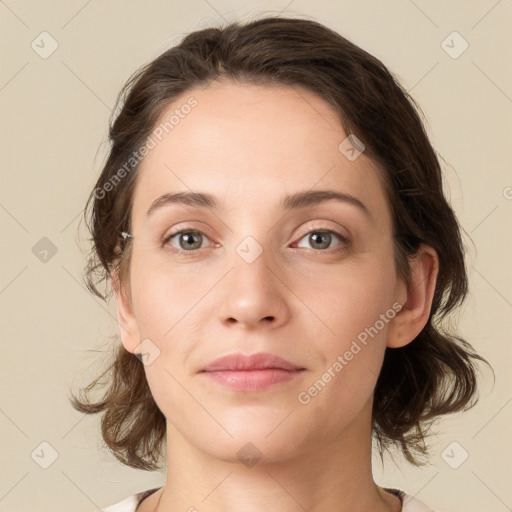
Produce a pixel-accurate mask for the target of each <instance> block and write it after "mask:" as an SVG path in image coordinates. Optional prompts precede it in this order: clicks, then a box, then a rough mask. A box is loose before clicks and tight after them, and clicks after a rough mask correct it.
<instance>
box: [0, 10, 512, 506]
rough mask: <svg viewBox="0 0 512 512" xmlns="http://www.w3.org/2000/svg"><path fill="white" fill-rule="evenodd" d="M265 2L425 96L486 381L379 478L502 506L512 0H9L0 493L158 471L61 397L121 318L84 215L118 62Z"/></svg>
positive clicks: (56, 489) (93, 491)
mask: <svg viewBox="0 0 512 512" xmlns="http://www.w3.org/2000/svg"><path fill="white" fill-rule="evenodd" d="M278 13H282V14H283V15H288V16H299V17H300V16H306V17H313V18H314V19H317V20H318V21H320V22H322V23H324V24H326V25H328V26H329V27H331V28H333V29H335V30H337V31H338V32H339V33H341V34H342V35H344V36H345V37H347V38H348V39H350V40H351V41H353V42H354V43H356V44H358V45H359V46H361V47H362V48H364V49H365V50H367V51H369V52H370V53H372V54H373V55H375V56H376V57H378V58H379V59H381V60H382V61H383V62H384V64H385V65H387V66H388V67H389V69H390V70H391V71H393V72H394V73H395V74H396V75H397V76H398V77H399V79H400V80H401V82H402V83H403V84H404V87H405V88H406V89H407V90H408V91H410V92H411V94H412V95H413V97H414V98H415V99H416V100H417V101H418V102H419V104H420V105H421V107H422V109H423V111H424V113H425V116H426V122H427V129H428V133H429V135H430V137H431V140H432V143H433V145H434V147H435V148H436V150H437V151H438V153H439V155H440V157H442V159H443V160H441V161H442V165H443V169H444V172H445V178H446V193H447V195H448V198H449V200H450V201H451V204H452V205H453V207H454V208H455V211H456V213H457V215H458V217H459V220H460V222H461V224H462V226H463V228H464V230H465V231H466V235H467V236H466V238H465V243H466V245H467V248H468V256H467V257H468V269H469V273H470V289H471V293H470V296H469V298H468V300H467V302H466V303H465V306H464V308H463V309H462V310H461V314H460V331H461V333H462V335H463V336H464V337H465V338H466V339H468V340H469V341H470V342H471V343H472V344H473V346H474V347H475V348H476V349H477V350H478V351H479V352H480V353H481V354H482V355H483V356H484V357H486V358H487V359H488V360H489V361H490V363H491V364H492V366H493V368H494V370H495V372H496V382H495V383H494V384H493V382H492V379H491V377H490V373H489V372H488V371H487V372H486V373H484V375H483V378H482V384H481V392H480V394H481V399H480V402H479V403H478V405H477V406H476V407H475V408H474V409H472V410H470V411H469V412H467V413H465V414H461V415H457V416H452V417H449V418H445V419H443V420H442V421H440V422H439V424H438V426H437V429H438V430H439V432H440V433H439V435H438V436H436V437H435V438H434V439H433V442H432V444H431V460H430V464H429V465H427V466H425V467H423V468H421V469H415V468H413V467H411V466H410V465H408V464H406V463H405V462H404V461H403V460H402V459H401V458H400V457H397V458H396V463H394V462H393V461H392V460H391V459H385V465H384V467H383V466H382V464H381V463H380V461H379V460H378V457H376V458H375V466H374V473H375V478H376V480H377V482H378V483H379V484H381V485H389V486H393V487H399V488H402V489H404V490H406V491H407V492H409V493H410V494H414V495H416V496H417V497H418V498H419V499H421V500H423V501H425V502H427V503H429V504H430V505H431V506H432V507H433V508H434V509H436V510H439V511H440V512H443V511H444V512H458V511H462V510H464V511H465V512H481V511H483V510H485V511H486V512H505V511H507V510H510V509H511V508H512V486H511V485H510V474H511V470H512V467H511V454H512V443H511V441H510V433H511V429H510V425H511V422H512V403H511V401H512V386H511V382H512V379H511V372H510V364H511V351H512V349H511V346H512V344H511V339H510V337H511V336H510V335H511V332H512V329H511V327H512V322H511V318H512V271H511V264H510V262H511V258H510V252H511V249H512V230H511V225H512V175H511V171H510V169H511V168H512V167H511V164H512V154H511V151H510V134H511V133H512V76H511V66H510V63H511V62H512V37H511V32H512V31H511V30H510V20H511V19H512V2H511V1H510V0H498V1H496V0H480V1H475V0H473V1H448V2H447V1H441V0H435V1H423V0H415V1H412V0H392V1H387V2H380V1H378V0H374V1H370V0H363V1H361V0H352V1H340V0H337V1H334V0H316V1H315V2H306V1H304V0H292V1H290V0H276V1H266V2H264V1H261V2H257V1H247V2H244V3H243V4H241V3H240V2H235V1H233V0H208V1H206V0H190V1H188V2H177V1H168V0H166V1H164V0H158V1H157V0H153V1H146V2H142V1H120V0H109V1H103V2H102V1H99V0H88V1H87V0H68V1H66V2H64V1H61V2H58V1H56V0H53V1H46V2H30V1H28V0H21V1H18V2H15V1H14V0H5V1H0V44H1V46H0V47H1V55H2V58H1V68H0V109H1V134H0V141H1V187H0V222H1V235H2V252H1V254H2V265H1V268H0V308H1V309H0V310H1V314H2V317H1V326H2V358H1V359H0V375H1V379H2V381H1V389H0V432H1V436H0V454H1V456H0V457H1V460H2V464H1V468H0V511H9V512H18V511H34V510H37V511H40V512H45V511H48V512H49V511H50V510H51V511H52V512H64V511H66V512H69V511H70V510H73V511H74V512H81V511H82V512H86V511H92V510H95V509H96V507H103V506H105V505H107V504H109V503H114V502H116V501H118V500H120V499H122V498H124V497H125V496H127V495H128V494H132V493H134V492H136V491H140V490H143V489H148V488H150V487H153V486H159V485H161V484H162V483H163V481H164V475H163V474H159V473H145V472H142V471H135V470H132V469H129V468H127V467H124V466H122V465H121V464H119V463H118V462H117V461H116V460H115V459H114V458H113V457H112V456H111V455H110V454H109V452H108V451H107V450H105V449H104V448H103V446H102V443H101V438H100V435H99V418H97V417H84V416H83V415H81V414H79V413H78V412H76V411H74V410H73V409H72V408H71V406H70V405H69V402H68V398H67V397H68V390H69V388H70V387H71V386H73V385H75V384H77V383H85V382H87V380H88V378H89V377H92V376H93V375H94V374H95V373H96V372H97V371H98V369H99V368H100V367H101V358H102V353H101V352H98V350H102V349H105V348H106V347H107V346H108V344H109V343H112V341H110V340H108V339H107V338H108V336H112V335H115V334H116V332H117V326H116V324H115V313H114V310H113V304H109V305H106V304H104V303H102V302H101V301H100V300H98V299H95V298H94V297H93V296H92V295H91V294H90V293H89V292H88V291H87V290H86V289H85V287H84V284H83V281H82V271H83V266H84V263H85V251H86V250H87V246H86V244H85V243H84V240H85V238H86V236H87V233H86V232H85V230H84V229H83V228H84V225H83V222H82V223H80V218H81V215H82V210H83V208H84V206H85V201H86V199H87V196H88V194H89V192H90V190H91V189H92V187H93V185H94V183H95V180H96V178H97V176H98V174H99V172H100V169H101V167H102V163H103V161H104V157H105V154H106V150H107V144H106V136H107V128H108V119H109V115H110V113H111V110H112V108H113V106H114V102H115V99H116V97H117V94H118V92H119V90H120V88H121V86H122V85H123V83H124V82H125V80H126V79H127V78H128V77H129V76H130V75H131V74H132V73H133V72H134V71H135V70H136V69H137V68H138V67H140V66H141V65H143V64H145V63H146V62H148V61H150V60H151V59H153V58H155V57H156V56H157V55H159V54H160V53H161V52H162V51H164V50H165V49H166V48H168V47H169V46H171V45H173V44H175V43H177V42H178V41H179V40H180V39H181V38H182V37H183V35H184V34H186V33H188V32H191V31H194V30H197V29H200V28H204V27H207V26H210V25H222V24H225V23H226V22H230V21H233V20H235V19H238V20H242V21H246V20H250V19H255V18H257V17H260V16H261V15H264V14H278ZM454 32H456V34H454ZM466 45H467V48H466ZM454 442H455V443H457V444H452V443H454ZM41 443H43V444H41ZM447 454H448V456H447ZM466 454H467V458H466V459H465V460H464V461H463V462H461V460H462V459H464V458H465V457H466ZM447 461H448V462H447ZM45 465H48V467H47V468H46V469H45V468H44V467H43V466H45ZM453 466H458V467H456V468H454V467H453Z"/></svg>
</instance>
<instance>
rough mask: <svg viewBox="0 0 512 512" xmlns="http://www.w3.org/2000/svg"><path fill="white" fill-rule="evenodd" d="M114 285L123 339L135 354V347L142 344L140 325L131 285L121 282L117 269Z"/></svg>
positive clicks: (125, 346) (114, 272) (118, 319)
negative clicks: (132, 299)
mask: <svg viewBox="0 0 512 512" xmlns="http://www.w3.org/2000/svg"><path fill="white" fill-rule="evenodd" d="M112 286H113V289H114V293H115V299H116V311H117V323H118V325H119V330H120V333H121V341H122V343H123V346H124V348H125V349H126V350H127V351H128V352H131V353H132V354H133V353H134V352H135V348H136V347H137V346H138V345H139V344H140V336H139V327H138V324H137V320H136V319H135V315H134V314H133V306H132V301H131V291H130V289H129V285H126V284H123V283H121V280H120V278H119V273H118V270H117V269H116V270H115V271H113V272H112ZM127 286H128V289H127Z"/></svg>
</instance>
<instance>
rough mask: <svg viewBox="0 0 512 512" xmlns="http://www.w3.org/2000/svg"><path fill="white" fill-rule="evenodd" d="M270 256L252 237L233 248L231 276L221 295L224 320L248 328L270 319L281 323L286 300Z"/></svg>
mask: <svg viewBox="0 0 512 512" xmlns="http://www.w3.org/2000/svg"><path fill="white" fill-rule="evenodd" d="M262 231H263V230H262ZM272 253H273V251H272V250H271V249H269V248H266V247H264V246H263V245H262V244H260V243H259V242H258V241H257V240H256V238H255V237H254V236H252V235H249V236H246V237H245V238H243V239H242V240H241V242H239V243H238V244H236V245H235V246H234V251H233V254H232V258H231V265H230V266H231V267H232V270H231V272H230V274H231V275H230V277H229V279H228V280H227V286H226V288H225V290H224V294H223V300H224V305H223V308H222V313H221V314H222V315H223V317H224V319H227V318H229V319H230V321H231V322H232V321H233V320H237V321H238V322H240V323H243V324H247V325H249V324H256V323H257V322H259V321H260V320H262V319H272V321H273V322H274V323H280V322H281V321H284V319H285V317H286V314H287V313H286V312H287V306H286V297H285V296H284V294H283V288H284V287H283V285H282V283H281V282H280V279H278V277H277V276H276V272H278V270H277V269H276V262H275V261H274V260H273V258H272Z"/></svg>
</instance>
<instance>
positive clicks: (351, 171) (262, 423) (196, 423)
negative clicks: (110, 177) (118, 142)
mask: <svg viewBox="0 0 512 512" xmlns="http://www.w3.org/2000/svg"><path fill="white" fill-rule="evenodd" d="M191 96H193V97H194V98H196V100H197V101H198V105H197V106H196V107H195V108H194V109H193V110H192V111H191V113H190V114H189V115H188V116H185V117H184V119H182V120H180V123H179V124H178V125H177V126H175V127H174V129H173V130H172V132H170V133H169V134H168V135H167V136H166V137H165V138H164V139H163V140H162V141H161V142H159V144H158V145H157V146H156V147H155V148H154V149H152V150H151V151H150V153H149V154H148V155H147V157H146V158H145V159H144V161H143V163H142V166H141V168H140V174H139V176H138V182H137V185H136V189H135V192H134V197H133V210H132V219H131V220H132V234H133V236H134V240H133V241H132V242H131V243H133V247H132V260H131V266H130V276H129V280H130V282H129V283H124V285H125V286H124V287H121V286H119V285H118V284H116V281H115V279H114V285H115V291H116V307H117V314H118V320H119V323H120V326H121V329H120V331H121V335H122V342H123V345H124V347H125V348H126V350H128V351H129V352H132V353H136V352H137V351H138V349H137V347H138V346H139V344H140V343H141V340H144V339H146V338H148V339H150V340H151V343H154V345H155V346H157V347H158V349H159V350H160V355H159V356H158V357H157V358H156V359H155V360H154V361H153V362H152V363H151V364H149V365H146V366H145V371H146V375H147V379H148V382H149V385H150V388H151V391H152V393H153V396H154V398H155V401H156V403H157V404H158V406H159V408H160V410H161V411H162V412H163V414H164V415H165V417H166V418H167V447H166V448H167V479H166V484H165V486H164V487H163V488H162V490H160V491H158V492H156V493H155V494H153V495H152V496H150V497H149V498H147V499H146V500H144V501H143V502H142V504H141V505H140V507H139V509H138V510H140V511H141V512H148V511H152V512H154V511H160V512H161V511H166V512H177V511H185V510H191V511H192V510H195V509H197V510H198V511H208V512H232V511H239V510H244V511H245V512H256V511H258V512H260V511H261V510H265V511H266V512H274V511H275V512H277V511H279V512H299V511H300V512H302V511H303V510H308V511H310V512H318V511H325V510H330V511H368V512H370V511H372V512H375V511H377V512H384V511H386V512H390V511H393V512H397V511H399V510H400V502H399V499H398V498H397V497H396V496H393V495H391V494H390V493H387V492H385V491H384V490H383V489H382V488H380V487H379V486H377V485H376V484H375V482H374V480H373V477H372V472H371V409H372V402H373V390H374V388H375V384H376V380H377V376H378V373H379V370H380V367H381V365H382V361H383V356H384V351H385V348H386V346H388V347H392V348H396V347H401V346H404V345H406V344H407V343H409V342H410V341H412V340H413V339H414V338H415V337H416V336H417V334H418V333H419V332H420V331H421V329H422V328H423V327H424V325H425V324H426V322H427V320H428V316H429V311H430V308H431V303H432V297H433V292H434V287H435V280H436V277H437V272H438V257H437V254H436V252H435V251H434V250H433V249H432V248H430V247H427V246H422V247H421V250H420V253H419V257H418V258H416V259H415V260H413V261H412V262H411V265H412V283H411V286H410V287H409V288H407V287H406V285H405V283H404V282H402V281H401V280H400V279H399V278H398V276H397V274H396V271H395V267H394V259H393V245H392V238H391V232H392V219H391V213H390V209H389V205H388V203H387V199H386V196H385V193H384V188H383V185H382V182H381V179H380V175H379V173H380V170H379V169H378V167H377V165H376V164H375V162H373V161H372V160H371V159H369V158H368V157H367V156H366V155H365V154H364V152H363V153H362V154H361V155H360V156H359V157H358V158H357V159H355V160H354V161H350V160H348V159H347V158H346V157H345V155H344V154H342V153H341V152H340V150H339V149H338V146H339V144H340V142H341V141H343V140H344V139H345V138H346V137H347V134H346V133H345V132H344V130H343V128H342V125H341V122H340V119H339V117H338V115H337V114H336V112H335V111H334V110H333V109H332V108H331V107H330V106H329V105H328V104H327V103H326V102H325V101H324V100H323V99H322V98H320V97H318V96H316V95H315V94H313V93H311V92H308V91H306V90H303V89H299V88H296V87H294V88H291V87H287V86H255V85H247V84H244V85H240V84H238V85H236V84H233V83H230V82H220V83H214V84H212V85H210V86H209V87H207V88H201V89H199V88H196V89H193V90H191V91H188V92H186V93H184V94H183V95H182V96H181V97H180V98H179V99H178V100H177V101H175V102H173V103H172V105H169V107H168V109H167V110H166V112H164V114H163V115H162V119H168V117H169V115H170V114H171V113H172V112H173V111H174V109H176V108H177V107H179V106H180V105H182V104H184V103H185V102H186V101H187V99H188V98H190V97H191ZM327 189H331V190H336V191H338V192H343V193H347V194H351V195H352V196H355V197H356V198H358V199H359V200H360V201H361V202H363V203H364V204H365V205H366V207H367V209H368V210H369V212H370V216H367V215H365V214H364V213H363V212H362V211H361V210H360V209H358V208H357V207H355V206H354V205H351V204H349V203H342V202H338V201H335V200H330V201H327V202H324V203H321V204H318V205H315V206H309V207H307V208H302V209H299V210H297V211H290V212H285V211H284V210H282V208H281V206H280V201H281V199H282V198H283V196H285V195H287V194H293V193H295V192H299V191H305V190H327ZM190 190H192V191H195V192H207V193H210V194H212V195H214V196H215V197H216V201H217V202H218V204H219V206H218V208H216V209H213V208H202V209H199V208H194V207H190V206H180V205H168V206H166V207H164V208H161V209H159V210H157V211H155V212H153V213H152V215H150V216H149V217H147V216H146V212H147V210H148V208H149V207H150V205H151V203H152V202H153V201H154V200H155V199H156V198H157V197H159V196H161V195H162V194H164V193H168V192H181V191H184V192H186V191H190ZM171 228H176V229H178V228H179V229H182V228H187V229H195V230H198V231H200V232H201V233H203V234H204V238H201V235H198V241H199V242H201V241H202V246H201V248H200V249H196V250H195V252H194V254H193V255H192V256H191V255H190V254H191V252H190V250H189V252H188V253H187V254H184V255H182V256H179V255H178V253H177V252H173V249H174V250H175V251H179V249H180V248H181V251H182V253H184V252H186V249H184V248H183V247H186V243H185V241H184V240H183V238H182V237H180V236H179V235H178V236H175V237H174V239H173V241H172V242H171V241H169V242H167V246H162V240H163V238H164V237H165V235H167V234H169V233H170V232H171V231H172V229H171ZM315 229H316V230H318V229H334V230H336V231H338V232H340V233H341V234H342V235H343V236H345V237H348V238H349V240H350V241H349V243H348V244H344V243H343V242H342V241H341V240H340V239H338V238H337V236H336V235H334V234H333V236H332V238H331V243H330V245H329V242H328V241H327V243H325V244H324V246H322V240H320V241H319V242H318V241H317V242H316V243H315V240H314V239H311V236H310V235H311V232H312V231H315ZM196 236H197V235H196ZM248 236H251V237H253V238H254V239H255V240H256V241H257V242H258V244H259V245H260V246H261V249H262V251H263V252H262V253H261V254H260V256H259V257H257V258H256V259H255V260H254V261H253V262H251V263H248V262H247V261H246V260H244V259H243V258H242V257H241V256H240V255H239V254H238V253H237V251H236V249H237V246H239V244H240V243H241V242H242V241H243V240H244V239H245V238H246V237H248ZM180 240H181V245H180ZM325 246H327V247H329V248H323V247H325ZM336 249H340V250H336ZM114 277H115V276H114ZM394 303H397V304H400V305H402V309H401V310H400V312H399V313H398V314H396V316H394V318H392V319H391V320H389V321H388V322H385V325H384V327H383V328H382V329H381V330H380V331H379V332H378V335H375V336H374V337H373V338H370V339H369V342H368V343H367V345H366V346H363V345H361V344H359V345H361V347H362V349H361V350H360V352H358V353H357V355H355V356H354V357H353V359H352V360H350V361H349V362H348V364H346V365H345V366H344V367H343V370H342V371H340V372H338V373H337V374H336V376H335V377H333V378H331V380H330V382H328V383H327V384H326V386H325V387H324V388H323V389H322V390H321V392H319V393H318V394H317V395H316V396H314V397H312V398H311V400H310V402H309V403H307V404H302V403H300V402H299V401H298V395H299V393H300V392H303V391H305V390H308V388H310V387H311V386H312V384H313V383H314V382H315V381H317V379H320V378H322V375H323V374H324V373H325V372H326V371H327V369H328V368H329V367H332V365H333V363H334V362H335V361H336V360H337V358H338V356H339V355H343V354H344V353H345V352H346V351H347V350H348V349H349V348H350V346H351V343H352V342H353V340H356V339H357V336H358V334H359V333H361V332H363V331H364V330H365V328H369V327H370V326H374V325H375V323H376V321H377V320H378V319H379V317H380V315H382V314H386V312H387V311H388V310H390V308H392V305H393V304H394ZM235 352H242V353H244V354H253V353H257V352H271V353H273V354H276V355H279V356H281V357H283V358H285V359H288V360H289V361H291V362H293V363H295V364H297V365H300V366H301V367H304V368H306V370H305V371H304V372H302V373H301V374H300V375H298V376H297V377H296V378H294V379H293V380H291V381H288V382H284V383H278V384H275V385H273V386H271V387H269V388H267V389H264V390H261V391H255V392H240V391H233V390H230V389H228V388H225V387H223V386H221V385H220V384H217V383H215V382H213V381H212V380H210V379H209V378H208V377H206V376H205V375H204V374H200V373H198V372H199V370H200V369H201V368H202V367H203V366H205V365H206V364H208V363H209V362H211V361H213V360H214V359H216V358H218V357H220V356H223V355H226V354H230V353H235ZM248 442H250V443H252V444H253V445H255V446H256V447H257V449H258V450H259V452H260V454H261V455H260V457H261V458H260V459H259V460H258V461H257V463H256V464H255V465H253V466H248V465H246V464H244V463H243V462H241V461H240V460H239V459H238V457H237V453H238V452H239V450H240V449H242V447H244V445H246V443H248ZM190 507H195V509H193V508H190Z"/></svg>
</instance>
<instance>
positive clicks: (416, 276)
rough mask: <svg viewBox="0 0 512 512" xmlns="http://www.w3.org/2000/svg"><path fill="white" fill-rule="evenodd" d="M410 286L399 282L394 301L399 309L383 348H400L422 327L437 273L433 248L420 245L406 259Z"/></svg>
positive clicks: (436, 260)
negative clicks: (399, 306)
mask: <svg viewBox="0 0 512 512" xmlns="http://www.w3.org/2000/svg"><path fill="white" fill-rule="evenodd" d="M409 264H410V266H411V283H410V285H409V286H408V287H407V285H406V283H404V282H403V281H400V284H399V286H398V291H397V300H398V302H399V303H400V304H402V309H401V310H400V311H399V312H398V313H397V314H396V316H395V318H393V320H392V321H391V322H390V326H389V329H388V338H387V342H386V345H387V346H388V347H390V348H398V347H403V346H404V345H407V344H408V343H410V342H411V341H412V340H414V338H416V336H418V334H419V333H420V332H421V330H422V329H423V327H425V325H426V323H427V321H428V317H429V315H430V309H431V307H432V299H433V297H434V291H435V287H436V281H437V275H438V272H439V257H438V256H437V252H436V251H435V249H433V248H432V247H430V246H428V245H425V244H422V245H421V246H420V248H419V249H418V252H417V254H416V255H415V256H414V257H412V258H411V259H409Z"/></svg>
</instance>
